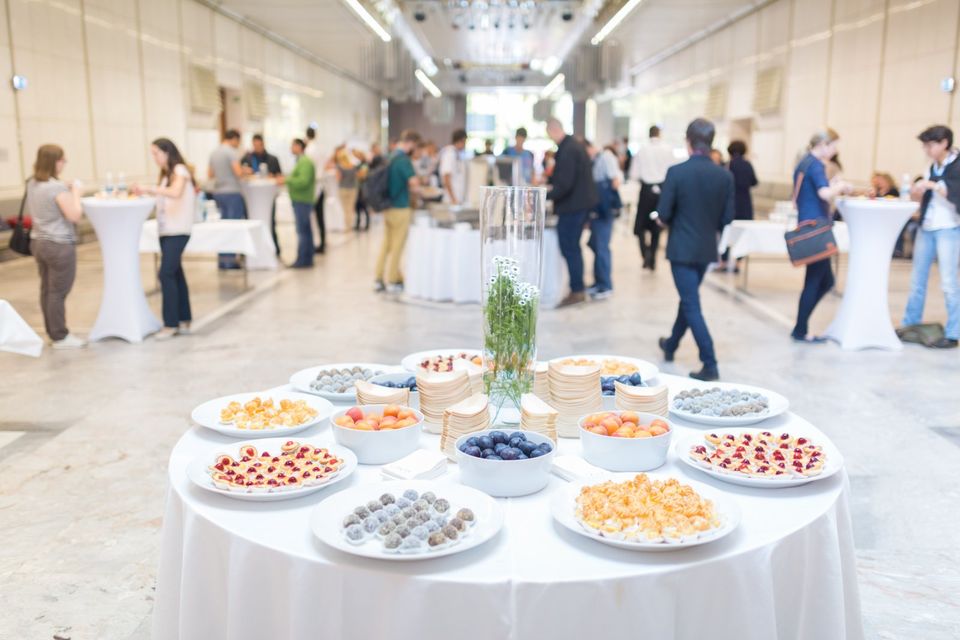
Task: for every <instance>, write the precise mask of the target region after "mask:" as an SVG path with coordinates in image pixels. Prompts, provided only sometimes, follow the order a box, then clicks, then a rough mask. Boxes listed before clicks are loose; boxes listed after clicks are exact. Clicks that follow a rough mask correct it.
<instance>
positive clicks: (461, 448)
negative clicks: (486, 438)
mask: <svg viewBox="0 0 960 640" xmlns="http://www.w3.org/2000/svg"><path fill="white" fill-rule="evenodd" d="M457 448H458V449H460V451H463V452H464V453H466V452H467V443H466V442H464V443H463V444H461V445H460V446H459V447H457Z"/></svg>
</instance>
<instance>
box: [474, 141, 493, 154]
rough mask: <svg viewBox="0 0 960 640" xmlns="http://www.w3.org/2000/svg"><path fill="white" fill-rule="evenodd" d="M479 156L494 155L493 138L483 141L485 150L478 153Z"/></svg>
mask: <svg viewBox="0 0 960 640" xmlns="http://www.w3.org/2000/svg"><path fill="white" fill-rule="evenodd" d="M477 155H478V156H492V155H493V139H492V138H487V139H486V140H484V141H483V151H481V152H480V153H478V154H477Z"/></svg>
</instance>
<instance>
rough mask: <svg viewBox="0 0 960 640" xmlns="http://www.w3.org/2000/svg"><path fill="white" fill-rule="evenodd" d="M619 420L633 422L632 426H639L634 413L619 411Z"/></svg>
mask: <svg viewBox="0 0 960 640" xmlns="http://www.w3.org/2000/svg"><path fill="white" fill-rule="evenodd" d="M620 419H621V420H623V421H624V422H633V423H634V424H640V416H638V415H637V414H636V412H635V411H621V412H620Z"/></svg>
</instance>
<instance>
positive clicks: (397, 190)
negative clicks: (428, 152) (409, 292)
mask: <svg viewBox="0 0 960 640" xmlns="http://www.w3.org/2000/svg"><path fill="white" fill-rule="evenodd" d="M419 144H420V134H419V133H417V132H416V131H413V130H412V129H407V130H406V131H404V132H403V133H402V134H401V136H400V141H399V142H397V146H396V149H395V150H394V152H393V154H392V155H391V156H390V160H389V162H390V164H389V165H388V167H387V193H388V195H389V197H390V204H391V206H390V208H389V209H387V211H386V212H384V222H385V223H386V232H385V233H384V236H383V244H381V245H380V255H379V256H378V257H377V267H376V281H375V283H374V290H375V291H377V292H380V291H386V292H387V293H401V292H403V273H402V272H401V271H400V260H401V259H402V258H403V248H404V246H405V245H406V244H407V233H408V232H409V231H410V218H411V216H412V212H411V209H410V196H411V194H414V195H415V194H416V193H418V192H419V190H420V182H419V180H418V178H417V172H416V171H415V170H414V168H413V162H412V161H411V159H410V156H411V155H412V154H413V152H414V150H415V149H416V148H417V145H419Z"/></svg>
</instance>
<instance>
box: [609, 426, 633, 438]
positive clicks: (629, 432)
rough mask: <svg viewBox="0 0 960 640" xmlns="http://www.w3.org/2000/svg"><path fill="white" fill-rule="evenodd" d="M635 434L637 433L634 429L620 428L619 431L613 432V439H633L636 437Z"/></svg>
mask: <svg viewBox="0 0 960 640" xmlns="http://www.w3.org/2000/svg"><path fill="white" fill-rule="evenodd" d="M634 433H636V432H635V431H634V430H633V429H629V428H625V427H620V428H619V429H617V430H616V431H614V432H613V437H615V438H632V437H633V436H634Z"/></svg>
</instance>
